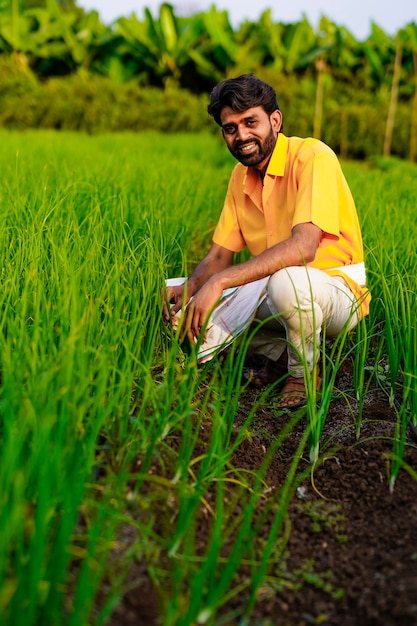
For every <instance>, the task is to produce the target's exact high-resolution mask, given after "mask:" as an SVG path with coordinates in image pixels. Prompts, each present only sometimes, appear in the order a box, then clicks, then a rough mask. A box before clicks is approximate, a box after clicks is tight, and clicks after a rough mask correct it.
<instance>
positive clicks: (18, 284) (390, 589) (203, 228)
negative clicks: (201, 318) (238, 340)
mask: <svg viewBox="0 0 417 626" xmlns="http://www.w3.org/2000/svg"><path fill="white" fill-rule="evenodd" d="M232 166H233V161H232V158H231V156H230V155H229V154H228V153H227V150H226V149H225V147H224V146H223V145H222V143H221V141H220V140H219V139H218V138H217V137H215V136H213V135H212V134H208V133H207V134H204V133H201V134H198V135H197V134H187V135H181V134H176V135H166V134H157V133H142V134H135V135H134V134H130V133H120V134H112V135H110V134H108V135H106V134H102V135H97V136H88V135H84V134H81V133H80V134H73V133H68V132H61V133H55V132H52V131H39V132H36V131H28V132H26V133H18V132H12V131H8V132H7V131H2V132H1V135H0V172H1V184H0V207H1V217H2V229H1V235H0V246H1V249H2V260H3V262H2V268H1V272H2V290H1V295H0V297H1V301H2V302H1V306H2V317H1V321H0V345H1V348H0V354H1V388H0V412H1V430H0V433H1V434H0V445H1V459H2V462H1V465H0V481H1V483H0V488H1V489H0V493H1V494H2V506H1V509H0V615H1V617H0V622H1V623H2V624H5V625H7V626H9V625H10V626H11V625H13V626H23V624H24V625H25V626H27V625H40V624H42V625H43V624H54V625H55V624H56V625H58V624H59V625H61V624H62V625H65V626H67V625H68V626H75V625H77V626H79V625H80V624H82V625H83V626H84V625H87V624H91V625H94V626H95V625H99V624H110V625H111V626H116V624H117V625H119V624H127V625H130V624H132V625H133V624H136V625H138V624H147V625H152V624H164V626H171V625H174V624H175V625H184V626H185V625H191V624H216V625H220V624H227V625H229V624H241V625H242V626H243V625H244V624H247V625H255V624H263V625H264V626H268V625H269V624H277V625H278V626H280V625H281V624H282V625H285V626H290V625H291V626H292V624H294V625H295V624H300V623H302V624H308V623H316V624H318V623H329V624H336V623H343V624H344V626H350V625H352V626H353V625H354V624H363V625H368V624H369V626H370V625H371V624H375V623H382V622H381V619H382V617H381V616H382V615H383V616H384V618H383V620H384V621H383V623H384V625H386V626H391V625H392V626H394V624H395V626H398V625H400V624H404V625H406V624H407V625H411V624H415V623H416V620H417V615H416V608H415V600H414V599H413V598H414V597H415V580H416V576H417V570H416V560H417V554H416V548H415V546H416V545H417V536H416V530H415V527H416V525H415V516H416V513H417V508H416V507H417V505H416V503H417V450H416V442H415V439H414V438H413V435H414V433H415V428H416V427H417V378H416V372H417V363H416V361H417V327H416V320H415V299H416V292H417V270H416V267H417V262H416V260H417V259H416V256H417V249H416V245H415V242H416V238H417V224H416V211H415V207H416V205H417V183H416V179H417V177H416V174H417V169H416V166H415V165H413V164H412V163H406V162H402V161H400V160H397V159H395V158H390V159H379V158H375V159H373V160H371V161H369V162H367V163H357V162H350V161H346V162H343V168H344V171H345V173H346V176H347V178H348V181H349V184H350V186H351V189H352V191H353V194H354V196H355V198H356V201H357V207H358V213H359V217H360V220H361V223H362V229H363V236H364V241H365V253H366V261H367V268H368V281H369V287H370V289H371V291H372V295H373V300H372V305H371V313H370V315H369V317H368V318H367V319H366V320H365V321H364V322H363V323H361V324H360V325H359V326H358V328H357V329H356V330H355V331H354V332H353V333H351V334H350V335H348V336H343V337H341V338H340V340H338V341H337V342H335V343H333V344H332V345H328V344H325V345H323V347H322V361H323V363H324V364H325V368H324V384H323V392H322V396H321V398H319V402H318V404H317V406H316V405H315V404H314V406H312V405H308V406H307V407H306V408H303V409H301V410H300V411H299V412H297V413H294V414H293V415H291V416H289V415H288V414H284V413H283V412H282V411H281V412H280V411H278V410H277V408H276V405H275V403H274V388H269V389H267V390H265V391H262V392H259V391H254V390H251V389H249V388H245V387H244V385H242V381H241V371H242V365H243V362H244V359H245V351H244V344H243V347H241V348H240V349H239V350H237V349H232V350H231V351H229V352H228V353H227V354H225V355H224V356H223V357H222V358H221V359H219V360H216V361H215V362H213V363H210V364H208V365H205V366H204V367H198V366H197V365H196V359H195V355H193V354H192V353H191V354H188V352H187V351H186V350H185V349H184V347H183V346H182V345H181V343H180V342H179V340H178V337H177V336H176V335H175V333H173V332H172V331H171V330H170V329H169V328H166V327H165V326H164V325H163V324H162V323H161V307H162V303H161V298H160V291H161V289H162V287H163V285H164V280H165V279H166V278H167V277H170V276H181V275H186V274H188V273H189V272H190V271H191V270H192V268H193V267H194V265H195V264H196V263H197V261H198V260H199V259H200V258H201V256H202V254H204V252H205V250H206V249H207V246H208V245H209V244H210V239H211V233H212V231H213V228H214V226H215V223H216V220H217V217H218V214H219V211H220V209H221V206H222V202H223V197H224V194H225V190H226V186H227V181H228V178H229V174H230V171H231V168H232ZM414 436H415V435H414ZM312 450H313V451H314V452H315V453H317V459H316V457H315V456H314V455H312ZM311 459H314V463H312V462H311Z"/></svg>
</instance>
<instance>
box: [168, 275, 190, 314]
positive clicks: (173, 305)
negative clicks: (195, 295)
mask: <svg viewBox="0 0 417 626" xmlns="http://www.w3.org/2000/svg"><path fill="white" fill-rule="evenodd" d="M186 292H187V286H186V284H185V283H184V284H183V285H176V286H175V287H174V286H170V287H166V289H164V290H163V293H162V296H163V299H164V301H163V308H162V315H163V318H164V321H165V322H166V323H169V322H170V321H171V320H172V318H173V317H174V316H175V314H176V313H178V311H180V310H181V308H182V305H183V301H184V297H186ZM189 300H190V297H189V296H187V299H186V302H185V304H186V303H187V302H188V301H189Z"/></svg>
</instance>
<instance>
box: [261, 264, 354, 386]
mask: <svg viewBox="0 0 417 626" xmlns="http://www.w3.org/2000/svg"><path fill="white" fill-rule="evenodd" d="M271 316H273V318H271ZM268 318H271V319H268ZM266 319H268V321H267V322H264V323H263V324H262V326H261V327H260V328H259V329H258V331H257V332H256V335H255V336H254V338H253V340H252V341H251V343H250V346H249V353H255V354H262V355H263V356H266V357H268V358H270V359H272V360H274V361H276V360H277V359H279V357H280V356H281V354H282V353H283V352H284V350H285V349H287V352H288V369H289V372H290V373H291V374H292V375H293V376H296V377H302V376H303V374H304V364H303V363H304V362H305V363H306V364H307V367H308V370H309V371H310V372H311V371H312V370H313V367H314V364H315V363H316V362H317V360H318V358H319V354H320V353H319V348H320V335H321V332H322V330H323V329H324V330H325V332H326V336H327V337H336V336H337V335H338V334H339V333H341V332H342V330H344V329H346V330H351V329H352V328H353V327H354V326H356V324H357V323H358V321H359V319H360V315H359V311H358V303H357V301H356V299H355V297H354V295H353V293H352V291H351V290H350V289H349V287H348V285H347V283H346V282H345V280H344V279H343V278H342V277H340V276H329V275H328V274H326V273H325V272H323V271H321V270H318V269H316V268H311V267H306V266H299V267H298V266H296V267H288V268H286V269H282V270H279V271H278V272H275V274H272V275H271V277H270V279H269V281H268V285H267V297H266V298H265V300H264V301H263V302H262V304H261V305H260V306H259V308H258V312H257V315H256V320H266ZM256 320H255V322H254V324H256Z"/></svg>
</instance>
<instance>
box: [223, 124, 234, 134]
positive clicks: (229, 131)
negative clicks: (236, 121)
mask: <svg viewBox="0 0 417 626" xmlns="http://www.w3.org/2000/svg"><path fill="white" fill-rule="evenodd" d="M223 131H224V132H225V133H226V135H232V134H233V133H234V132H235V129H234V127H233V126H225V127H224V128H223Z"/></svg>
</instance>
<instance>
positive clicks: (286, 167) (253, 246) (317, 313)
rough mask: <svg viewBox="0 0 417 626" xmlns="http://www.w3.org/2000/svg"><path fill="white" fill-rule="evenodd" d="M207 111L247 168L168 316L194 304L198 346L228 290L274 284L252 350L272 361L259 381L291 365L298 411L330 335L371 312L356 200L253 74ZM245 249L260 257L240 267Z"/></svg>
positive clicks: (190, 324)
mask: <svg viewBox="0 0 417 626" xmlns="http://www.w3.org/2000/svg"><path fill="white" fill-rule="evenodd" d="M208 112H209V114H210V115H212V117H213V118H214V120H215V121H216V123H217V124H219V126H220V127H221V129H222V134H223V138H224V140H225V142H226V145H227V147H228V149H229V151H230V152H231V153H232V154H233V156H234V157H235V158H236V159H237V160H238V161H239V162H240V163H239V164H237V165H236V167H235V169H234V170H233V173H232V176H231V179H230V182H229V187H228V191H227V195H226V199H225V203H224V207H223V211H222V213H221V216H220V219H219V222H218V224H217V227H216V230H215V232H214V235H213V245H212V246H211V248H210V250H209V252H208V254H207V255H206V256H205V258H204V259H203V260H202V261H201V262H200V264H199V265H198V266H197V267H196V269H195V270H194V271H193V273H192V274H191V276H190V277H189V279H188V281H186V285H185V286H184V285H182V286H173V287H168V288H167V300H168V302H171V303H172V308H171V311H170V312H168V309H167V307H165V308H164V315H165V318H166V319H167V320H168V319H169V318H170V314H171V315H175V314H176V313H177V312H178V311H180V310H181V308H182V307H184V305H186V308H185V317H184V319H183V324H184V327H185V328H186V331H187V334H188V337H189V338H190V340H194V341H195V339H196V338H198V337H199V335H200V333H201V330H202V328H203V327H204V325H205V323H206V320H207V319H208V317H209V315H210V313H211V312H212V310H213V308H214V307H215V306H216V304H217V303H218V302H219V300H220V298H221V296H222V293H223V291H224V290H225V289H226V288H229V287H237V286H241V285H246V284H248V283H252V282H253V281H257V280H259V279H262V278H265V277H269V278H268V282H267V288H266V298H265V299H264V300H263V301H262V304H261V305H260V306H259V308H258V312H257V318H258V319H260V320H266V319H268V321H267V322H265V325H262V328H261V330H260V332H259V333H257V334H256V335H255V338H254V341H253V345H252V348H253V349H254V350H255V351H256V352H257V353H259V354H262V355H264V356H265V357H267V359H268V360H267V365H266V367H265V368H263V369H261V370H260V371H258V372H253V373H252V375H253V379H254V380H255V381H256V382H257V383H258V384H261V383H264V382H265V383H269V382H271V381H272V380H273V377H274V375H278V373H279V371H280V368H279V366H277V364H280V363H282V362H283V360H285V365H286V368H287V369H288V376H287V377H286V379H285V383H284V386H283V388H282V390H281V400H280V403H281V405H282V406H289V407H291V406H298V405H299V404H300V403H303V402H305V400H306V387H305V370H306V369H307V370H308V372H310V373H311V372H313V371H316V363H317V360H318V358H319V351H318V347H319V345H320V333H321V332H322V330H323V329H325V332H326V336H329V337H334V336H336V335H338V334H339V333H340V332H342V330H344V329H346V328H347V329H348V330H350V329H351V328H353V327H354V326H355V324H357V322H358V321H359V319H361V317H363V316H364V315H366V314H367V313H368V310H369V300H370V295H369V293H368V291H367V290H366V287H365V267H364V263H363V247H362V238H361V232H360V227H359V222H358V218H357V213H356V208H355V205H354V201H353V199H352V195H351V193H350V190H349V188H348V185H347V183H346V180H345V178H344V176H343V173H342V170H341V167H340V165H339V162H338V160H337V158H336V156H335V154H334V153H333V152H332V150H331V149H330V148H329V147H328V146H326V145H325V144H323V143H322V142H320V141H318V140H316V139H312V138H308V139H301V138H298V137H286V136H285V135H284V134H283V133H282V114H281V111H280V110H279V107H278V103H277V98H276V94H275V91H274V90H273V88H272V87H271V86H270V85H268V84H267V83H265V82H263V81H261V80H259V79H258V78H256V77H255V76H253V75H249V74H245V75H242V76H239V77H237V78H232V79H227V80H224V81H222V82H221V83H219V84H218V85H217V86H216V87H215V88H214V89H213V91H212V93H211V95H210V104H209V106H208ZM246 246H247V247H248V248H249V251H250V252H251V254H252V258H250V259H249V260H248V261H246V262H243V263H239V264H236V265H233V264H232V261H233V255H234V253H236V252H239V251H241V250H242V249H244V248H245V247H246ZM184 298H186V302H184ZM319 383H320V379H319V378H318V380H317V384H319Z"/></svg>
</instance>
